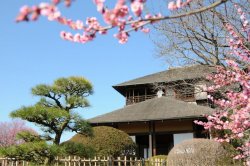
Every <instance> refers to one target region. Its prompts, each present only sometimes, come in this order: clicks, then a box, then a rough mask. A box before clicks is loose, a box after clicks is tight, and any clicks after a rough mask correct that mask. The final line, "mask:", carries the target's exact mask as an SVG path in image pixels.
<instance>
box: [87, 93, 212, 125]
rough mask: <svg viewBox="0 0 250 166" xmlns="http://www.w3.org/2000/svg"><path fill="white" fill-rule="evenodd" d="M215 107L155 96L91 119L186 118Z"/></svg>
mask: <svg viewBox="0 0 250 166" xmlns="http://www.w3.org/2000/svg"><path fill="white" fill-rule="evenodd" d="M212 112H213V109H211V108H209V107H204V106H199V105H196V104H192V103H187V102H183V101H179V100H176V99H174V98H170V97H161V98H153V99H150V100H146V101H144V102H140V103H137V104H133V105H130V106H126V107H124V108H122V109H118V110H115V111H113V112H110V113H107V114H104V115H100V116H97V117H94V118H92V119H89V122H90V123H92V124H96V123H112V122H133V121H150V120H167V119H185V118H197V117H202V115H204V114H211V113H212Z"/></svg>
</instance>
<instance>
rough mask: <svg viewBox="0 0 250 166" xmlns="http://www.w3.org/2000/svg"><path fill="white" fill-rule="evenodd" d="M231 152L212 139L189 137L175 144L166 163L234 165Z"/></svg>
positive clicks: (175, 165)
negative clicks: (189, 138)
mask: <svg viewBox="0 0 250 166" xmlns="http://www.w3.org/2000/svg"><path fill="white" fill-rule="evenodd" d="M232 158H233V157H232V153H231V152H230V151H227V150H226V149H225V147H224V146H223V145H222V144H220V143H219V142H216V141H214V140H208V139H191V140H187V141H183V142H182V143H180V144H178V145H175V146H174V148H173V149H172V150H171V151H170V152H169V154H168V159H167V165H168V166H181V165H190V166H193V165H203V166H211V165H225V166H227V165H234V164H235V163H234V161H233V159H232Z"/></svg>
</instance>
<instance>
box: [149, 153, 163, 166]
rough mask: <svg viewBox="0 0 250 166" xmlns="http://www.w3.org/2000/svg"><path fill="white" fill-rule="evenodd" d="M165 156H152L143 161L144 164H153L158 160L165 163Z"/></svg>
mask: <svg viewBox="0 0 250 166" xmlns="http://www.w3.org/2000/svg"><path fill="white" fill-rule="evenodd" d="M167 157H168V156H167V155H157V156H152V157H150V158H148V159H147V161H146V162H145V166H155V165H157V162H159V161H160V162H165V163H167Z"/></svg>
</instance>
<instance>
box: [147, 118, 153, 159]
mask: <svg viewBox="0 0 250 166" xmlns="http://www.w3.org/2000/svg"><path fill="white" fill-rule="evenodd" d="M148 127H149V135H148V145H149V153H148V157H152V154H153V153H152V151H153V144H152V143H153V142H152V139H153V135H152V133H153V132H152V125H151V122H148Z"/></svg>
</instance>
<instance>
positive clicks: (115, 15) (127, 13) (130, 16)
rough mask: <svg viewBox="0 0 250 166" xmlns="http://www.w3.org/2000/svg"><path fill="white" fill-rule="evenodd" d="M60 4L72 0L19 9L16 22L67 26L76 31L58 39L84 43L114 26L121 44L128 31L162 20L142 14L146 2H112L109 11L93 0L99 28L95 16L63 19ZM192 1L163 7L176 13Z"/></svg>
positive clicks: (54, 0) (101, 0)
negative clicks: (39, 21)
mask: <svg viewBox="0 0 250 166" xmlns="http://www.w3.org/2000/svg"><path fill="white" fill-rule="evenodd" d="M62 1H63V2H64V3H65V5H66V6H70V5H71V4H72V0H51V2H50V3H44V2H42V3H40V4H39V5H37V6H33V7H29V6H23V7H22V8H21V9H20V13H19V14H18V16H17V18H16V21H17V22H20V21H30V20H33V21H34V20H37V19H38V17H39V16H45V17H47V18H48V19H49V20H50V21H57V22H59V23H61V24H63V25H66V26H68V27H70V28H71V29H72V30H78V31H80V32H79V33H78V32H76V33H75V34H72V33H71V32H65V31H63V32H61V33H60V36H61V38H63V39H65V40H68V41H72V42H78V43H86V42H89V41H92V40H93V39H94V38H95V37H96V36H97V33H99V34H106V33H107V31H108V30H109V29H112V28H114V27H117V29H118V33H117V34H115V35H114V37H115V38H117V39H118V40H119V43H121V44H124V43H126V42H127V41H128V37H129V32H131V31H138V30H140V31H141V32H144V33H148V32H150V29H149V28H147V27H145V26H146V25H148V24H152V23H155V22H157V20H162V19H165V18H164V17H163V16H162V15H161V14H160V13H158V14H150V13H149V12H147V13H146V12H144V8H145V7H144V6H145V4H146V0H131V1H129V2H128V1H127V0H116V4H115V5H114V8H112V9H109V8H108V7H107V6H106V5H105V0H93V2H94V4H95V5H96V8H97V11H98V12H99V13H101V14H102V17H103V20H104V22H105V23H106V25H104V26H101V24H100V22H99V21H98V20H97V18H96V17H90V18H87V19H86V20H85V24H84V21H82V20H76V21H73V20H71V19H69V18H66V17H63V16H62V14H61V12H60V11H59V9H58V7H57V5H58V4H59V3H61V2H62ZM191 2H192V0H186V1H185V0H184V1H183V0H175V1H170V2H169V3H168V4H167V5H166V8H167V6H168V8H169V9H170V10H176V9H179V8H182V7H185V6H187V5H189V4H190V3H191Z"/></svg>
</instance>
